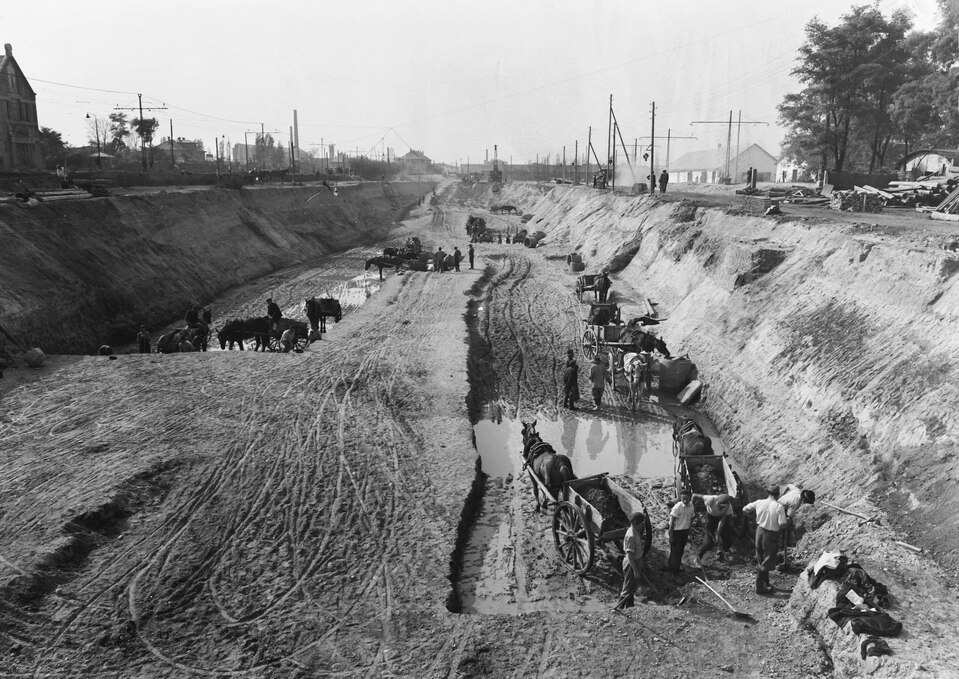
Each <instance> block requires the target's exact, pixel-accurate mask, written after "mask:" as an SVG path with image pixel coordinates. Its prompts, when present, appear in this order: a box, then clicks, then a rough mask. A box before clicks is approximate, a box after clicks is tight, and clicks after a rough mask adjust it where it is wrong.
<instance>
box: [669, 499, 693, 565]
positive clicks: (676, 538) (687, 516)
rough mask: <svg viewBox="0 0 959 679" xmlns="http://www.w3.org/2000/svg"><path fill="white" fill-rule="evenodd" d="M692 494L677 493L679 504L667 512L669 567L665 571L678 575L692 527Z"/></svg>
mask: <svg viewBox="0 0 959 679" xmlns="http://www.w3.org/2000/svg"><path fill="white" fill-rule="evenodd" d="M695 513H696V508H695V507H693V492H692V491H691V490H687V489H683V490H682V491H680V493H679V502H677V503H676V504H674V505H673V508H672V509H670V510H669V565H668V566H667V567H666V570H670V571H672V572H673V573H679V572H680V571H682V569H683V552H685V551H686V542H687V541H688V540H689V528H690V526H692V525H693V515H694V514H695Z"/></svg>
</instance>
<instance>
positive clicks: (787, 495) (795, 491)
mask: <svg viewBox="0 0 959 679" xmlns="http://www.w3.org/2000/svg"><path fill="white" fill-rule="evenodd" d="M815 502H816V494H815V493H814V492H813V491H811V490H803V489H801V488H800V487H799V486H796V485H793V484H791V483H790V484H789V485H787V486H786V487H785V488H783V489H782V491H781V492H780V493H779V504H781V505H782V506H783V509H785V510H786V528H785V530H783V546H784V547H785V548H786V554H787V556H788V554H789V543H790V541H791V540H792V534H793V527H794V521H793V517H795V516H796V512H797V511H798V510H799V508H800V507H801V506H802V505H811V504H814V503H815ZM779 568H780V570H784V569H788V568H789V564H788V563H786V561H784V562H783V565H782V566H780V567H779Z"/></svg>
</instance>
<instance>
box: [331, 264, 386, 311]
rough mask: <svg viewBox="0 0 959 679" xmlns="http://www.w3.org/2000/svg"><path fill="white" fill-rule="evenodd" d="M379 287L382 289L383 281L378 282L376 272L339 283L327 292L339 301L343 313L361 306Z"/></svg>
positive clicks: (366, 273) (378, 278)
mask: <svg viewBox="0 0 959 679" xmlns="http://www.w3.org/2000/svg"><path fill="white" fill-rule="evenodd" d="M381 287H383V281H381V280H380V277H379V274H377V273H376V271H374V272H373V273H372V274H371V273H369V272H365V273H364V274H363V275H361V276H355V277H353V278H351V279H350V280H348V281H344V282H343V283H340V284H339V285H337V286H336V287H334V288H333V289H332V290H331V291H330V292H329V294H328V296H329V297H335V298H336V299H338V300H340V306H341V307H343V311H346V310H347V309H355V308H357V307H360V306H362V305H363V303H364V302H366V300H368V299H369V298H370V297H371V296H372V295H373V293H375V292H378V291H379V289H380V288H381ZM324 296H327V295H324Z"/></svg>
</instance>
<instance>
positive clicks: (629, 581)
mask: <svg viewBox="0 0 959 679" xmlns="http://www.w3.org/2000/svg"><path fill="white" fill-rule="evenodd" d="M645 534H646V514H644V513H643V512H633V514H632V515H631V516H630V517H629V528H627V529H626V535H624V536H623V589H622V591H620V594H619V601H618V602H617V604H616V606H615V608H613V610H615V611H619V610H622V609H624V608H630V607H631V606H633V605H634V603H635V602H634V597H633V595H634V594H635V593H636V590H637V589H638V588H639V579H640V577H642V574H643V567H644V565H645V564H644V563H643V561H644V556H643V553H644V551H645V550H644V549H643V548H644V546H645V539H644V537H645Z"/></svg>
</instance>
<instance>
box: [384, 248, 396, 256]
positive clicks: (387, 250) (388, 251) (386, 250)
mask: <svg viewBox="0 0 959 679" xmlns="http://www.w3.org/2000/svg"><path fill="white" fill-rule="evenodd" d="M399 254H400V251H399V248H383V256H384V257H398V256H399Z"/></svg>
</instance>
